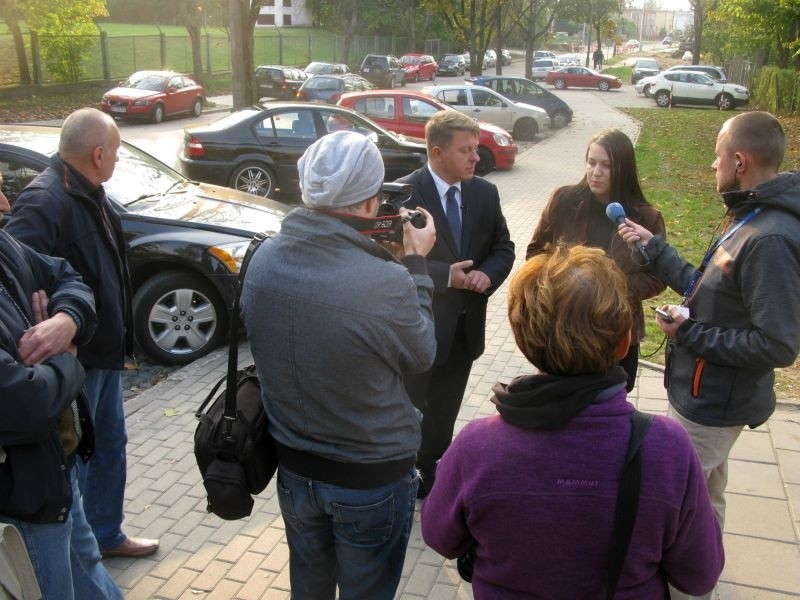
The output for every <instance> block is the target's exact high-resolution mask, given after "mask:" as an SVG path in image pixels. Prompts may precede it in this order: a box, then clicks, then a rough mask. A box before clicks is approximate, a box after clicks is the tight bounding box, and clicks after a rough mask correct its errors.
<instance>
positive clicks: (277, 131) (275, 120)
mask: <svg viewBox="0 0 800 600" xmlns="http://www.w3.org/2000/svg"><path fill="white" fill-rule="evenodd" d="M326 77H327V76H326ZM312 79H315V78H312ZM338 129H351V130H353V131H357V132H358V133H361V134H363V135H366V136H368V137H369V138H370V139H371V140H373V141H374V142H375V143H376V145H377V146H378V148H379V149H380V151H381V155H382V156H383V162H384V164H385V166H386V180H387V181H394V180H395V179H397V178H398V177H402V176H403V175H408V174H409V173H411V172H412V171H414V170H416V169H418V168H419V167H421V166H422V165H424V164H425V163H426V162H427V160H428V157H427V154H426V149H425V145H424V144H422V143H419V142H415V141H410V140H406V139H405V138H403V137H400V136H397V135H395V134H393V133H390V132H389V131H386V130H385V129H384V128H383V127H381V126H380V125H377V124H375V123H373V122H372V121H370V120H369V119H366V118H364V117H362V116H361V115H359V114H358V113H355V112H353V111H351V110H350V109H347V108H341V107H339V106H329V105H327V104H311V103H307V102H306V103H304V102H279V103H271V104H269V105H265V106H264V107H259V106H253V107H250V108H245V109H243V110H239V111H236V112H233V113H231V114H229V115H227V116H225V117H222V118H221V119H219V120H218V121H215V122H213V123H210V124H209V125H206V126H203V127H191V128H188V129H186V130H185V133H184V148H183V151H182V152H181V154H180V156H179V161H180V165H181V171H182V172H183V173H184V175H186V176H187V177H189V178H190V179H197V180H199V181H207V182H209V183H216V184H218V185H227V186H230V187H232V188H236V189H238V190H242V191H245V192H250V193H253V194H257V195H259V196H270V197H273V196H274V197H282V198H285V199H290V200H297V199H298V198H299V195H300V183H299V176H298V174H297V161H298V159H299V158H300V157H301V156H302V155H303V152H305V150H306V148H308V147H309V146H310V145H311V144H313V143H314V142H315V141H316V140H318V139H319V138H321V137H322V136H324V135H327V134H328V133H330V132H331V131H334V130H338Z"/></svg>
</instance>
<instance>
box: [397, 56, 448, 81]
mask: <svg viewBox="0 0 800 600" xmlns="http://www.w3.org/2000/svg"><path fill="white" fill-rule="evenodd" d="M400 64H401V65H403V70H404V71H405V72H406V81H420V80H422V79H430V80H431V81H433V80H434V79H436V73H438V71H439V64H438V63H437V62H436V59H435V58H433V57H432V56H431V55H430V54H414V53H411V54H404V55H403V56H401V57H400Z"/></svg>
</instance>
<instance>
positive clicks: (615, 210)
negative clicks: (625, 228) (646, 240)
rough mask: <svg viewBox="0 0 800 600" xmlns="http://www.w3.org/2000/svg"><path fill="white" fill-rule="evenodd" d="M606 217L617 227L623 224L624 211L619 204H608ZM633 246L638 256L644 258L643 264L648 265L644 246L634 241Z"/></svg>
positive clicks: (648, 259) (648, 260) (648, 258)
mask: <svg viewBox="0 0 800 600" xmlns="http://www.w3.org/2000/svg"><path fill="white" fill-rule="evenodd" d="M606 216H607V217H608V218H609V219H611V220H612V221H614V223H616V224H617V225H622V224H623V223H625V209H624V208H622V204H620V203H619V202H609V204H608V206H606ZM633 245H634V246H636V249H637V250H638V251H639V254H641V255H642V257H643V258H644V264H647V263H649V262H650V257H649V256H647V252H646V251H645V249H644V246H642V242H641V241H640V240H636V241H635V242H634V243H633Z"/></svg>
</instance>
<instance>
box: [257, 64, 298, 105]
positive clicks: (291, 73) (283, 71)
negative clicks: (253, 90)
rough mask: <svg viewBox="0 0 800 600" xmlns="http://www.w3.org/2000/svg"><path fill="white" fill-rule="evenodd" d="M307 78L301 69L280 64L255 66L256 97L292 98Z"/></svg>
mask: <svg viewBox="0 0 800 600" xmlns="http://www.w3.org/2000/svg"><path fill="white" fill-rule="evenodd" d="M306 79H308V75H307V74H306V72H305V71H303V70H302V69H297V68H295V67H284V66H282V65H259V66H257V67H256V86H257V87H258V97H259V99H261V98H280V99H281V100H292V99H293V98H294V97H295V94H297V90H299V89H300V86H301V85H303V82H304V81H305V80H306Z"/></svg>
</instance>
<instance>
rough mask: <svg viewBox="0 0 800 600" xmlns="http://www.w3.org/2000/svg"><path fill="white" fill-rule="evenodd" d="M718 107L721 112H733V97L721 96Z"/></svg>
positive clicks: (728, 95)
mask: <svg viewBox="0 0 800 600" xmlns="http://www.w3.org/2000/svg"><path fill="white" fill-rule="evenodd" d="M717 106H719V109H720V110H733V96H731V95H730V94H720V96H719V98H718V99H717Z"/></svg>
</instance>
